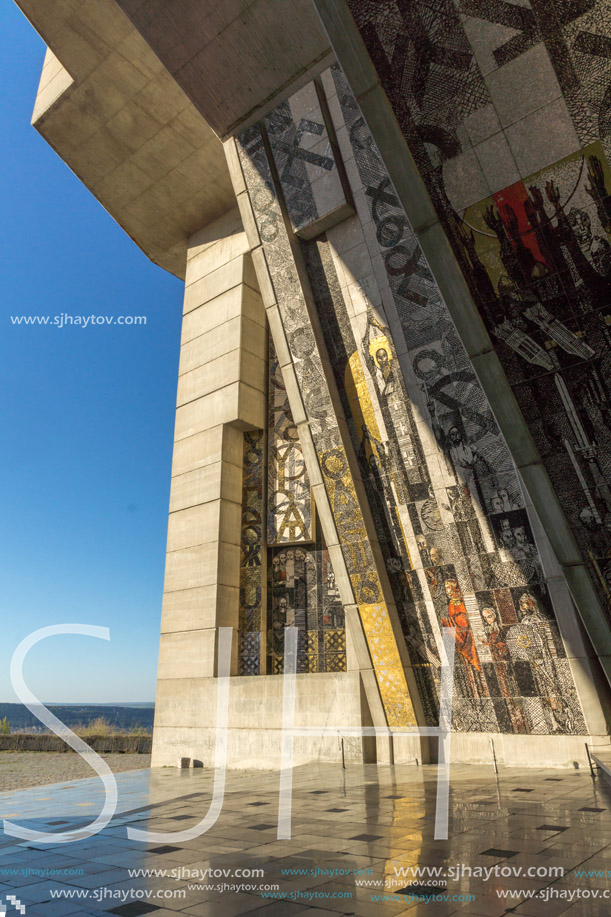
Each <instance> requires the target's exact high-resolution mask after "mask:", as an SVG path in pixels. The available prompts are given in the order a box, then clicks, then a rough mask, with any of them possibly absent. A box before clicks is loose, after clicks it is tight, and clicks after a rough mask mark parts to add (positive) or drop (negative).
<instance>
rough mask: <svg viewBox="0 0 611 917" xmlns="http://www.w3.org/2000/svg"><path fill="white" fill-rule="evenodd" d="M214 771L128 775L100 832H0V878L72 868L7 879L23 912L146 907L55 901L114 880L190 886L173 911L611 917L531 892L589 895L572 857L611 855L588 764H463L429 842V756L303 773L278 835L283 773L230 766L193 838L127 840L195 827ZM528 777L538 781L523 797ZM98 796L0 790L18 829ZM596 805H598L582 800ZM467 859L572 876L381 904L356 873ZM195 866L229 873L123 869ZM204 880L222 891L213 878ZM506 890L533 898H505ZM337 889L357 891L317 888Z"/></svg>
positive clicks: (49, 915)
mask: <svg viewBox="0 0 611 917" xmlns="http://www.w3.org/2000/svg"><path fill="white" fill-rule="evenodd" d="M211 781H212V775H211V774H209V773H207V772H206V771H205V770H203V769H202V770H198V771H193V772H189V773H185V772H176V771H173V770H172V771H170V770H169V769H167V770H166V769H163V771H150V770H149V771H141V772H139V773H138V774H135V773H132V774H122V775H119V776H118V777H117V785H118V788H119V805H118V809H117V813H116V815H115V817H114V818H113V820H112V822H111V823H110V824H109V825H108V827H107V828H106V829H104V830H103V831H102V832H101V833H100V834H98V835H96V836H94V837H91V838H86V839H83V840H81V841H78V842H76V843H73V844H62V845H61V846H59V845H57V844H52V843H49V842H41V843H33V842H27V843H23V842H20V841H19V840H17V839H15V838H10V837H6V836H2V835H0V883H2V881H3V873H2V870H3V869H6V870H8V869H11V870H14V869H32V870H34V869H36V870H41V869H49V870H51V869H54V870H58V869H59V870H65V872H62V873H61V874H57V873H55V874H54V875H52V876H51V875H49V876H48V877H47V878H45V877H43V876H40V875H36V876H32V875H30V876H25V875H24V876H23V878H22V880H20V877H18V876H16V875H15V874H12V875H10V876H9V875H7V874H4V875H5V877H6V878H5V884H6V888H8V889H10V891H11V893H15V892H17V891H18V892H19V893H20V894H22V897H23V900H24V902H26V903H27V905H28V911H27V917H37V915H38V914H44V915H46V917H64V915H66V917H69V915H70V914H79V915H82V917H86V915H88V914H97V915H101V914H103V913H113V912H116V913H117V914H118V915H120V917H128V914H129V913H132V914H136V912H137V913H145V912H144V911H142V907H146V906H147V904H146V902H142V901H138V900H133V901H131V902H129V901H128V902H127V903H126V902H125V901H123V902H122V901H120V900H117V899H116V898H114V899H110V900H108V899H107V900H92V899H91V898H88V899H86V900H85V899H82V900H81V901H79V903H78V904H77V906H76V908H75V907H74V902H73V901H69V900H67V899H65V900H58V899H55V900H50V892H51V890H55V891H58V890H64V891H70V890H79V889H80V890H89V891H90V892H92V893H93V892H95V891H96V889H101V890H104V889H109V890H111V891H114V892H121V893H123V894H124V895H126V894H129V892H130V891H131V892H134V894H136V893H140V894H142V893H144V892H146V891H149V892H151V894H156V893H157V892H162V893H163V892H165V891H167V890H173V891H177V890H181V889H182V890H185V892H186V895H185V897H184V898H182V899H181V898H178V897H177V896H175V897H173V898H171V899H163V898H155V903H154V904H153V902H152V901H149V902H148V904H149V905H150V907H149V908H148V910H149V912H150V913H154V914H156V915H158V917H164V915H166V914H167V915H176V914H178V913H184V914H191V915H193V917H207V915H213V917H239V915H241V914H248V913H252V912H254V913H256V912H257V911H259V912H261V913H262V914H263V913H265V915H266V917H267V915H270V917H275V915H279V917H285V915H286V917H290V915H291V914H314V913H323V914H325V913H326V914H327V915H329V914H337V915H339V914H351V913H352V914H355V915H358V917H378V915H385V914H388V915H389V917H394V915H398V914H409V915H410V917H419V915H420V914H426V915H427V917H445V915H448V917H449V915H452V914H459V915H460V917H469V915H471V917H502V915H503V914H505V913H516V914H524V917H531V915H532V917H548V915H554V914H558V915H561V914H562V915H564V914H567V915H569V914H570V915H576V917H600V915H602V914H605V917H608V915H609V914H610V913H611V906H609V905H610V902H609V900H607V901H606V905H607V906H606V907H605V908H599V907H598V905H599V904H600V902H598V901H595V900H589V901H585V900H583V901H575V902H573V903H571V902H568V903H567V902H566V901H556V902H554V901H549V902H544V901H542V900H540V899H538V900H531V899H527V893H528V892H537V891H539V890H540V889H545V888H546V887H551V888H556V889H560V890H562V889H565V890H566V889H573V890H579V889H583V888H590V889H592V890H594V889H596V888H601V889H602V888H605V887H607V886H608V885H609V883H608V882H607V880H602V879H598V880H594V879H593V880H592V882H590V883H589V884H588V881H587V879H585V878H583V877H576V876H575V875H574V873H572V870H573V869H574V868H575V867H578V868H592V869H597V868H606V864H607V862H609V861H611V857H610V856H609V854H607V850H608V849H609V850H611V791H610V790H609V789H608V788H607V787H606V786H605V785H603V784H601V783H599V781H598V780H596V781H593V780H592V778H591V777H590V775H589V774H586V773H578V774H573V773H572V772H568V773H567V772H562V771H532V770H527V769H520V770H518V769H506V770H503V771H501V773H500V774H499V775H498V777H495V776H494V775H493V774H492V773H491V771H490V769H489V768H486V767H461V766H454V767H453V769H452V778H451V793H450V818H449V838H448V839H447V840H440V841H435V840H434V823H435V799H436V792H437V782H436V781H437V776H436V768H435V767H420V768H417V769H416V768H410V767H376V766H375V765H367V766H365V767H358V766H355V767H352V768H350V769H348V770H347V771H342V770H340V769H338V768H336V767H322V766H321V767H315V766H312V767H303V768H297V769H296V770H295V772H294V777H293V788H294V789H293V811H292V828H293V832H292V837H291V838H290V839H288V840H279V839H278V837H277V815H278V775H277V774H270V773H261V772H256V773H254V772H230V773H228V775H227V787H226V794H225V798H224V802H223V808H222V812H221V814H220V816H219V818H218V821H217V822H216V824H215V825H214V826H213V827H212V829H211V830H210V831H209V832H208V833H206V834H204V835H201V836H199V837H196V838H194V839H192V840H190V841H187V842H176V841H175V840H174V838H172V837H171V836H170V837H168V838H167V840H166V841H164V842H163V843H162V842H159V841H157V842H155V843H153V844H150V845H146V844H143V843H142V842H139V841H131V840H129V839H128V838H127V836H126V826H133V827H138V828H140V829H142V830H146V829H148V830H155V831H162V832H170V833H172V832H176V831H182V830H184V829H185V828H187V827H189V826H194V825H196V824H197V823H198V822H199V821H200V820H201V819H202V818H203V817H204V816H205V815H206V813H207V811H208V808H209V805H210V799H211V785H212V782H211ZM253 785H256V791H255V790H253V789H252V787H253ZM520 788H521V789H530V790H532V792H529V793H522V792H514V791H515V790H516V789H520ZM323 789H324V792H323V791H322V790H323ZM47 797H50V798H47ZM102 801H103V793H102V792H101V791H100V787H99V784H98V782H97V781H96V780H95V779H93V780H83V781H74V782H73V783H72V784H69V785H58V786H57V787H53V791H52V792H51V791H46V792H45V798H44V799H43V798H41V792H40V790H30V791H19V792H16V793H13V794H0V814H2V812H4V813H5V814H8V813H10V818H11V819H12V820H14V821H15V822H16V823H17V824H23V825H25V826H28V827H33V826H36V827H38V828H39V830H44V831H53V830H55V831H61V830H69V829H70V828H72V827H75V826H77V825H80V826H82V825H83V824H86V823H87V820H88V818H91V819H93V818H94V817H95V815H96V814H97V811H99V809H100V808H101V804H102ZM85 802H91V803H93V805H92V806H91V813H90V814H89V813H87V815H88V818H87V817H85V818H84V817H83V807H82V804H83V803H85ZM260 803H264V804H265V805H258V804H260ZM79 807H80V808H79ZM593 809H595V810H603V811H587V810H593ZM334 810H339V811H334ZM53 822H56V823H59V822H68V825H65V824H63V825H62V824H56V825H53V824H52V823H53ZM561 829H562V830H561ZM509 854H511V856H509ZM460 864H464V865H465V866H467V867H469V868H471V869H472V870H475V869H476V868H478V867H479V868H481V867H486V868H488V869H490V867H494V866H498V867H503V866H504V867H507V866H509V865H512V866H513V867H514V868H519V867H521V868H522V869H524V870H526V869H527V868H528V867H529V866H558V865H562V867H563V868H564V870H565V875H564V876H559V877H556V878H551V879H550V878H549V877H547V878H538V877H526V876H516V875H507V876H503V877H500V878H499V877H497V878H496V879H495V880H494V881H486V880H485V879H483V878H482V877H481V876H477V875H471V876H466V877H465V876H463V877H462V878H460V879H456V880H453V879H452V878H447V877H446V879H444V882H445V884H446V886H447V894H448V895H449V896H453V895H459V894H462V895H466V894H470V895H472V896H475V900H473V901H469V902H467V901H464V900H463V901H458V900H453V901H447V902H443V901H436V900H435V901H423V900H422V899H418V898H414V899H412V900H410V899H409V898H408V896H406V895H404V896H401V895H392V900H386V901H380V900H378V901H375V900H372V895H373V894H376V893H378V894H379V893H380V892H381V891H383V889H381V888H377V889H376V888H373V887H371V886H364V885H362V884H360V885H357V884H356V882H357V881H358V882H363V881H364V880H365V879H369V880H374V879H375V880H381V879H382V878H383V877H384V876H387V877H390V878H391V879H392V878H393V876H395V873H394V869H395V867H399V866H402V867H404V868H407V867H410V866H421V867H422V866H431V867H435V866H437V867H441V868H451V867H456V866H457V865H460ZM584 864H587V865H585V866H584ZM187 865H189V866H190V867H194V868H199V869H204V868H207V867H213V868H220V869H225V870H227V871H228V874H230V877H228V878H224V879H219V878H209V877H208V878H204V879H200V880H196V879H193V878H191V876H190V875H189V876H185V875H184V874H183V875H182V876H180V877H179V878H173V877H171V876H170V875H168V876H165V877H164V876H162V875H158V876H150V877H143V876H139V877H135V876H134V877H133V878H130V877H129V873H128V869H140V868H148V869H156V870H164V869H166V870H168V872H169V873H171V872H172V871H175V870H176V869H178V868H180V867H184V866H187ZM244 867H250V868H255V867H256V868H262V869H263V870H264V877H262V878H261V877H253V878H250V879H249V878H236V877H234V876H233V872H232V871H233V870H236V869H241V868H244ZM78 868H81V869H82V870H83V875H82V876H76V875H70V874H69V871H70V870H75V869H78ZM283 869H298V870H308V874H306V875H304V874H299V875H293V876H291V875H286V874H283V873H282V870H283ZM324 869H327V870H330V869H338V870H344V872H343V874H341V875H337V874H336V875H335V876H333V875H329V874H325V873H323V872H322V870H324ZM363 869H371V870H372V871H371V873H368V874H366V875H364V874H361V875H352V874H350V875H346V872H345V871H346V870H354V871H358V870H363ZM310 870H311V871H317V872H316V874H313V873H310V872H309V871H310ZM174 875H176V873H175V872H174ZM220 882H225V883H226V885H230V886H234V887H237V886H238V885H240V883H241V884H242V888H241V889H240V890H227V889H225V890H223V888H222V887H221V886H220V884H219V883H220ZM398 882H399V883H402V885H399V887H408V886H414V885H419V884H420V885H421V884H423V883H425V882H426V878H423V877H422V876H420V877H419V878H418V877H410V876H409V875H408V876H407V877H405V878H404V877H402V876H400V877H398ZM266 884H269V885H277V886H278V887H279V892H280V893H283V892H284V893H287V894H288V895H292V899H289V898H287V899H285V900H273V899H271V898H267V899H265V898H263V897H261V891H260V889H261V886H265V885H266ZM189 885H190V886H191V888H189V887H188V886H189ZM206 885H212V886H214V888H211V889H210V888H204V886H206ZM246 885H248V889H247V890H244V887H245V886H246ZM397 887H398V886H397V884H396V883H395V885H394V888H395V889H396V888H397ZM497 887H500V888H502V889H505V890H508V891H515V892H518V893H519V892H520V891H523V892H524V893H525V894H524V896H520V897H514V898H511V899H506V900H505V901H502V900H500V899H499V897H498V895H497V894H496V888H497ZM340 892H341V893H342V894H347V895H349V896H350V897H345V898H344V897H342V898H341V899H340V898H332V897H315V894H318V895H332V894H339V893H340ZM0 894H2V891H1V890H0ZM306 895H311V897H310V898H307V897H305V896H306ZM300 896H301V897H300ZM153 907H155V910H152V908H153ZM123 908H125V909H123ZM45 909H46V910H45Z"/></svg>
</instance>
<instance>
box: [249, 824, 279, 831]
mask: <svg viewBox="0 0 611 917" xmlns="http://www.w3.org/2000/svg"><path fill="white" fill-rule="evenodd" d="M250 827H251V829H252V830H253V831H267V830H268V828H277V827H278V826H277V825H251V826H250Z"/></svg>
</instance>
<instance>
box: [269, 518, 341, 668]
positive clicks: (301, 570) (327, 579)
mask: <svg viewBox="0 0 611 917" xmlns="http://www.w3.org/2000/svg"><path fill="white" fill-rule="evenodd" d="M268 571H269V573H268V596H269V615H268V623H269V627H268V637H267V649H268V656H269V666H268V671H269V672H270V673H271V674H273V675H277V674H279V673H281V672H282V671H283V670H284V628H285V627H296V628H297V629H298V634H297V671H298V672H345V671H346V632H345V628H344V607H343V605H342V603H341V601H340V597H339V592H338V589H337V586H336V583H335V575H334V573H333V567H332V566H331V561H330V558H329V552H328V551H327V549H326V547H325V544H324V541H323V539H322V536H321V535H320V533H318V535H317V538H316V542H315V543H314V544H307V545H306V544H303V545H295V546H294V547H275V548H271V549H270V551H269V566H268Z"/></svg>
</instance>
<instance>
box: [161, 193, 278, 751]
mask: <svg viewBox="0 0 611 917" xmlns="http://www.w3.org/2000/svg"><path fill="white" fill-rule="evenodd" d="M266 334H267V330H266V319H265V311H264V308H263V304H262V302H261V297H260V295H259V292H258V288H257V285H256V281H255V275H254V270H253V267H252V262H251V259H250V255H249V254H248V244H247V241H246V236H245V234H244V233H243V232H242V229H241V223H240V218H239V214H238V212H237V209H236V210H235V211H231V212H229V213H228V214H226V215H225V216H224V217H222V218H220V219H219V220H217V221H215V222H214V223H212V224H210V225H208V226H207V227H206V228H205V229H204V230H202V231H201V232H198V233H196V234H195V235H194V236H192V237H191V239H190V240H189V247H188V256H187V270H186V280H185V298H184V317H183V328H182V339H181V348H180V364H179V376H178V394H177V407H176V427H175V436H174V455H173V461H172V483H171V490H170V516H169V523H168V541H167V556H166V573H165V585H164V598H163V612H162V622H161V644H160V650H159V670H158V687H157V706H158V713H157V718H156V727H159V728H156V730H155V740H154V748H153V756H154V758H155V755H156V748H157V746H158V745H160V744H163V742H164V728H163V727H164V726H169V725H170V723H169V722H168V723H166V722H164V717H165V716H166V713H167V704H166V703H165V701H166V700H167V699H168V697H170V696H171V697H172V698H173V701H172V707H173V709H178V710H179V711H183V710H184V711H186V710H188V709H190V708H192V707H193V704H199V703H201V702H202V699H203V697H204V693H203V692H204V691H205V681H206V680H207V679H209V678H212V677H214V676H215V675H216V674H217V659H216V644H217V634H218V630H217V628H218V627H233V628H234V639H233V652H232V674H235V673H236V672H237V650H238V637H237V629H238V611H239V585H240V518H241V509H242V508H241V501H242V461H243V439H244V431H245V430H251V429H256V428H261V429H263V428H264V427H265V417H266V383H267V366H266V360H265V353H266V348H265V344H266ZM179 715H180V714H179ZM185 721H186V720H185ZM171 725H176V726H180V725H181V724H180V723H174V722H173V723H172V724H171ZM178 751H179V749H177V752H178Z"/></svg>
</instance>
